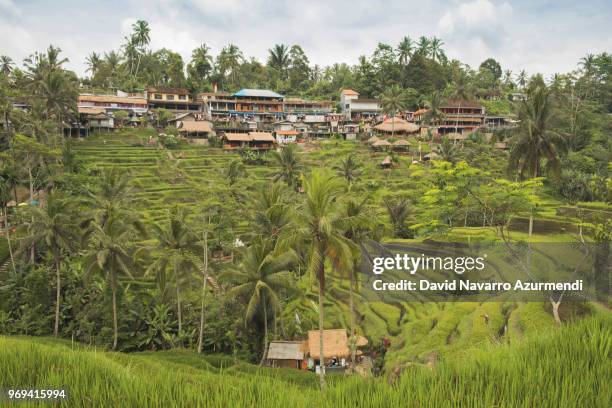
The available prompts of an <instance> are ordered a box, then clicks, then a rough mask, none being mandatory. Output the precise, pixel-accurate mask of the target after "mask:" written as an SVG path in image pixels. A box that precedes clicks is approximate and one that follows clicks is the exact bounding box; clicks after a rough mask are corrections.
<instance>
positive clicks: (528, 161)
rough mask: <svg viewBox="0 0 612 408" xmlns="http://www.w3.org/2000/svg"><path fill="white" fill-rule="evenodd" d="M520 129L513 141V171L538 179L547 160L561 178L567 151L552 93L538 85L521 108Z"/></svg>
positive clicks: (549, 169)
mask: <svg viewBox="0 0 612 408" xmlns="http://www.w3.org/2000/svg"><path fill="white" fill-rule="evenodd" d="M519 119H520V126H519V128H518V130H517V133H516V135H515V136H513V137H512V138H511V150H510V161H509V169H510V170H511V171H517V172H518V175H519V176H520V177H521V178H525V177H538V176H539V175H540V173H541V168H540V162H541V161H542V159H546V168H547V170H548V171H550V172H551V173H552V174H553V175H557V176H558V175H559V174H560V170H561V163H560V161H559V155H558V154H559V151H560V150H562V149H563V148H564V143H563V137H562V136H561V135H560V134H559V133H557V132H555V131H554V130H553V122H554V120H555V108H554V106H553V100H552V97H551V94H550V91H549V90H548V89H546V87H542V86H538V87H536V88H535V90H534V91H533V92H531V93H530V95H529V98H528V99H527V100H525V101H522V102H521V105H520V108H519Z"/></svg>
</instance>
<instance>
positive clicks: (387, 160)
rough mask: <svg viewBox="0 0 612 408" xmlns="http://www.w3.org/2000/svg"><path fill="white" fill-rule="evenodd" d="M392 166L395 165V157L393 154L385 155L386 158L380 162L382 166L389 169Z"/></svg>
mask: <svg viewBox="0 0 612 408" xmlns="http://www.w3.org/2000/svg"><path fill="white" fill-rule="evenodd" d="M391 166H393V159H392V158H391V156H387V157H385V159H384V160H383V161H382V162H381V163H380V167H382V168H383V169H389V168H391Z"/></svg>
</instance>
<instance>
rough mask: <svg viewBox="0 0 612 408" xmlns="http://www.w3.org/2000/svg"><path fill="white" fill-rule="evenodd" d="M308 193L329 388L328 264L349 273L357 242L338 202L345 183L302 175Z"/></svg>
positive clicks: (306, 216)
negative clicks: (326, 330)
mask: <svg viewBox="0 0 612 408" xmlns="http://www.w3.org/2000/svg"><path fill="white" fill-rule="evenodd" d="M302 184H303V186H304V192H305V194H306V197H305V200H304V203H303V207H302V208H301V211H300V221H301V223H302V227H303V235H304V238H305V239H306V240H307V243H308V250H307V251H308V272H309V273H310V274H312V275H314V276H316V277H317V280H318V282H319V291H318V298H319V351H320V366H321V370H320V372H319V375H320V377H319V382H320V386H321V389H324V388H325V365H324V360H325V358H324V353H323V350H324V348H323V327H324V321H325V319H324V309H323V296H324V294H325V264H326V262H327V261H331V265H332V267H333V268H335V269H337V270H346V268H348V267H350V266H351V265H352V262H353V251H354V245H353V243H352V242H351V241H350V240H349V239H347V238H346V237H345V236H344V229H343V222H344V219H343V217H342V211H341V206H340V204H339V202H338V199H339V198H340V194H341V192H342V183H341V182H340V180H339V179H337V178H336V177H334V176H333V174H332V173H331V172H329V171H328V170H326V169H316V170H313V171H312V173H311V174H310V176H309V177H305V176H302Z"/></svg>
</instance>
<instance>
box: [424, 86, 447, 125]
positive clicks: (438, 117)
mask: <svg viewBox="0 0 612 408" xmlns="http://www.w3.org/2000/svg"><path fill="white" fill-rule="evenodd" d="M442 103H443V102H442V95H441V94H440V93H439V92H438V91H434V92H432V94H431V96H430V97H429V99H427V100H426V101H425V104H424V105H425V108H426V109H427V112H426V113H425V121H426V122H427V123H429V124H430V125H434V126H437V125H439V124H440V122H441V121H442V119H443V118H444V112H442V109H441V107H442Z"/></svg>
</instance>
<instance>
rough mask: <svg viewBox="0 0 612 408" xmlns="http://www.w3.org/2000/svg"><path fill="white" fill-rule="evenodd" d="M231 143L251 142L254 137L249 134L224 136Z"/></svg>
mask: <svg viewBox="0 0 612 408" xmlns="http://www.w3.org/2000/svg"><path fill="white" fill-rule="evenodd" d="M223 137H224V138H226V139H227V140H228V141H230V142H250V141H251V140H253V137H252V136H251V135H249V134H248V133H226V134H224V135H223Z"/></svg>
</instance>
